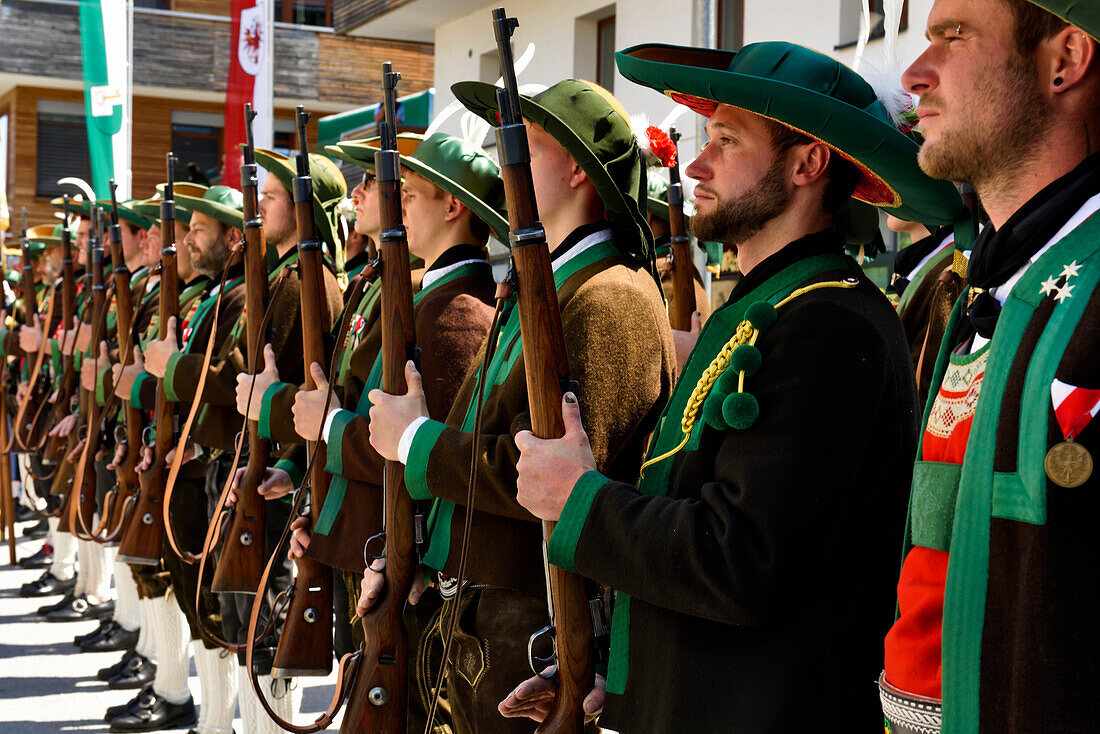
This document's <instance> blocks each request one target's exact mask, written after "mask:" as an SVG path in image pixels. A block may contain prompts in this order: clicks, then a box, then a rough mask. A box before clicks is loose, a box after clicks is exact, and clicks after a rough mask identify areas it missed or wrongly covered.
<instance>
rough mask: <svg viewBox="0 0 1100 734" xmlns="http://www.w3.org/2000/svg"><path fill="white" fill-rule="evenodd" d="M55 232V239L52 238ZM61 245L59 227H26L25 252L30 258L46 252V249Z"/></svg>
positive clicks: (46, 225) (52, 225)
mask: <svg viewBox="0 0 1100 734" xmlns="http://www.w3.org/2000/svg"><path fill="white" fill-rule="evenodd" d="M55 232H56V235H57V236H56V237H55V236H54V234H55ZM60 244H61V225H58V224H36V225H34V226H33V227H27V245H28V246H27V251H28V252H29V253H30V255H31V258H32V259H33V258H36V257H38V256H39V255H41V254H42V253H43V252H45V251H46V248H47V247H52V246H54V245H60Z"/></svg>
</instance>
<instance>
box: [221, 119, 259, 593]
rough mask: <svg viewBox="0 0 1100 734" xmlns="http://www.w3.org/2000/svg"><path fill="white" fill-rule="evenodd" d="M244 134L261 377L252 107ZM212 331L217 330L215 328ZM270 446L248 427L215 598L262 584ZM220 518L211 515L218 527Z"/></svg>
mask: <svg viewBox="0 0 1100 734" xmlns="http://www.w3.org/2000/svg"><path fill="white" fill-rule="evenodd" d="M244 115H245V130H246V131H247V138H248V143H247V145H246V146H245V149H244V165H242V166H241V191H242V192H244V287H245V311H246V313H247V314H248V316H247V320H246V321H245V339H246V344H247V347H248V359H249V362H250V369H251V372H252V374H256V373H257V372H259V371H260V369H261V365H262V362H263V357H262V353H263V347H264V345H265V344H266V339H265V338H264V334H263V332H262V331H261V329H262V328H263V314H264V313H265V311H266V309H267V300H268V282H267V260H266V258H265V256H264V237H263V222H261V221H260V215H259V209H258V206H257V202H258V195H257V188H258V183H257V171H256V156H255V153H254V150H255V149H254V147H253V144H252V118H254V117H255V116H256V113H255V112H253V111H252V105H250V104H246V105H245V112H244ZM215 328H216V326H215ZM270 454H271V445H270V443H269V442H268V441H267V439H265V438H262V437H261V436H260V430H259V422H258V421H248V464H247V466H246V467H245V471H244V476H242V477H241V481H240V483H239V485H238V487H237V493H236V494H237V503H236V504H235V505H234V506H233V509H232V510H231V515H230V518H231V519H230V521H229V529H228V531H227V532H226V535H225V542H224V543H223V545H222V552H221V557H220V558H219V559H218V565H217V567H216V569H215V571H214V579H213V582H212V586H211V588H213V590H214V591H219V592H237V593H248V594H253V593H255V592H256V587H257V586H258V585H259V583H260V577H261V576H262V575H263V571H264V561H265V560H266V558H265V555H264V551H265V538H266V535H265V533H266V519H265V518H266V503H265V500H264V498H263V497H261V496H260V495H259V493H258V492H257V491H256V488H257V487H258V486H259V485H260V482H261V481H262V480H263V474H264V467H266V466H267V463H268V457H269V456H270ZM218 518H219V513H217V512H216V513H214V520H213V522H217V521H218Z"/></svg>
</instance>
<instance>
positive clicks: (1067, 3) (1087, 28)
mask: <svg viewBox="0 0 1100 734" xmlns="http://www.w3.org/2000/svg"><path fill="white" fill-rule="evenodd" d="M1031 2H1032V3H1033V4H1035V5H1038V6H1039V7H1040V8H1042V9H1043V10H1045V11H1047V12H1048V13H1053V14H1054V15H1057V16H1058V17H1059V18H1061V19H1062V20H1064V21H1066V22H1067V23H1069V24H1070V25H1075V26H1077V27H1078V28H1080V29H1081V30H1083V31H1084V32H1085V33H1088V34H1089V35H1090V36H1092V37H1093V38H1095V39H1096V40H1098V41H1100V5H1098V4H1097V3H1095V2H1081V1H1080V0H1041V1H1040V0H1031Z"/></svg>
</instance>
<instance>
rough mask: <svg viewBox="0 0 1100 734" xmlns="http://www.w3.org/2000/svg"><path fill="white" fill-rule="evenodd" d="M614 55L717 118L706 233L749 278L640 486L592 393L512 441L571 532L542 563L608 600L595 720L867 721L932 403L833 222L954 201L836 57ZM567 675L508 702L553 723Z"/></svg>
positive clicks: (708, 151)
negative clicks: (857, 210)
mask: <svg viewBox="0 0 1100 734" xmlns="http://www.w3.org/2000/svg"><path fill="white" fill-rule="evenodd" d="M616 59H617V62H618V66H619V71H620V72H621V73H622V74H623V75H624V76H625V77H626V78H627V79H629V80H631V81H634V82H636V83H639V84H642V85H644V86H649V87H651V88H654V89H656V90H658V91H661V92H664V93H666V94H668V95H669V96H671V97H672V98H673V99H674V100H676V101H678V102H681V103H683V104H686V105H688V106H689V107H691V108H692V109H694V110H696V111H697V112H699V113H700V114H703V115H704V116H706V117H707V127H706V130H707V135H708V137H709V141H708V143H707V146H706V148H705V149H704V150H703V151H702V152H701V153H700V155H699V157H698V158H697V159H696V160H695V161H694V162H693V163H692V164H691V165H690V166H688V167H687V169H686V171H685V173H686V175H687V176H689V177H691V178H694V179H696V180H697V181H698V184H697V185H696V187H695V208H696V215H695V217H694V219H693V222H692V230H693V231H694V233H695V235H696V236H697V237H698V238H700V239H702V240H707V241H719V242H722V243H723V244H724V245H726V246H731V247H734V248H735V249H736V252H737V260H738V267H739V269H740V271H741V272H742V274H743V277H742V279H741V281H740V282H739V283H738V285H737V286H735V288H734V290H733V291H732V293H731V294H730V297H729V300H728V301H727V302H726V303H725V304H724V305H723V306H722V307H720V308H719V309H717V310H716V311H714V312H713V313H712V314H711V316H710V319H708V321H707V324H706V326H705V327H704V328H703V330H702V332H701V334H700V336H699V340H698V342H697V343H696V346H695V348H694V350H693V351H692V353H691V355H690V356H689V357H688V360H687V363H686V364H685V366H684V369H683V372H682V373H681V374H680V376H679V379H678V380H677V383H676V389H675V391H674V393H673V395H672V397H671V398H670V400H669V403H668V407H667V410H666V412H665V414H664V415H663V416H662V419H661V422H660V423H659V424H658V428H657V431H656V433H655V434H654V436H653V439H652V440H651V441H650V444H649V450H648V454H647V461H646V462H645V464H643V471H642V478H641V480H640V482H637V481H631V482H623V481H621V480H620V481H616V480H614V479H613V478H611V477H609V476H608V475H607V473H606V472H603V471H600V470H599V466H598V463H597V462H596V461H594V460H593V456H592V452H591V449H590V448H589V443H590V440H589V437H588V435H586V432H585V431H586V428H587V426H586V425H584V423H583V422H582V411H583V408H584V406H585V399H584V398H583V397H581V399H580V400H579V401H577V400H576V399H575V398H573V396H571V395H566V399H565V402H564V404H563V414H564V418H565V426H566V431H565V436H564V437H563V438H561V439H557V440H547V441H544V440H540V439H536V438H535V437H534V436H532V435H531V434H529V433H521V434H520V435H519V436H517V437H516V444H517V446H518V447H519V450H520V459H519V465H518V470H519V476H518V491H519V502H520V503H521V505H522V506H524V507H525V508H527V509H528V510H529V511H531V512H532V513H533V514H534V515H535V516H536V517H539V518H540V519H542V520H547V521H557V526H556V528H555V530H554V532H553V535H552V536H551V538H550V541H549V544H548V547H547V555H548V558H549V560H550V562H551V563H553V564H555V565H558V566H560V567H562V568H565V569H568V570H570V571H575V572H577V573H580V574H581V575H584V576H587V577H589V578H592V579H594V580H596V581H597V582H599V583H601V584H604V585H607V586H609V587H612V588H614V589H615V607H614V616H613V621H612V628H611V650H610V661H609V666H608V672H607V678H606V709H605V714H604V716H603V718H602V719H601V725H606V726H608V727H611V728H613V729H616V730H619V731H622V732H626V733H633V732H643V731H644V732H662V733H663V732H673V731H719V730H721V731H801V730H803V729H811V730H814V731H818V730H822V731H870V730H871V729H872V728H873V727H875V725H876V721H877V720H878V716H879V711H878V706H877V701H876V698H875V693H874V690H873V689H871V688H870V687H869V685H868V681H869V680H871V678H872V677H873V676H874V675H875V674H876V672H877V671H878V669H879V667H880V666H881V661H882V647H881V636H882V633H883V632H884V631H885V629H886V628H887V627H888V625H889V623H890V619H891V613H892V610H893V581H894V578H895V573H896V570H895V569H896V565H895V564H896V539H895V536H893V535H892V533H893V532H896V531H898V530H899V529H900V528H901V527H902V524H903V522H904V518H905V502H906V493H907V490H908V484H909V478H910V473H911V464H910V462H911V457H912V452H913V448H914V446H915V444H916V425H915V424H916V395H915V390H914V386H913V371H912V366H911V364H910V361H909V356H908V351H907V348H906V343H905V339H904V335H903V333H902V331H901V327H900V325H899V324H898V321H897V317H896V315H895V314H894V310H893V308H892V307H891V306H890V304H889V302H888V301H887V300H886V299H885V298H884V297H883V295H882V293H881V292H880V291H879V289H878V288H877V287H876V286H875V285H874V284H873V283H872V282H871V281H870V280H868V279H867V278H866V276H865V275H864V274H863V272H862V271H861V269H860V267H859V266H858V265H857V263H856V262H855V261H854V260H853V259H852V258H851V257H849V256H847V255H846V254H845V253H844V247H845V244H846V243H845V238H844V235H843V234H842V233H841V232H840V231H838V229H837V225H838V222H839V216H840V213H841V211H842V210H843V209H844V207H845V205H846V203H847V202H848V200H849V199H850V198H851V197H852V196H853V195H854V196H856V197H857V198H859V199H861V200H863V201H865V202H867V203H873V204H877V205H880V206H884V207H888V208H890V209H892V210H894V211H898V210H904V211H910V212H912V213H913V215H914V216H915V217H917V218H919V219H926V218H927V219H931V220H941V221H942V220H945V219H946V220H948V221H951V220H952V219H953V218H954V216H956V215H957V213H958V210H957V209H956V207H959V208H961V202H959V201H958V197H957V195H956V194H955V193H954V190H953V188H952V187H951V186H950V185H940V184H939V183H938V182H934V181H932V180H930V179H928V178H927V177H925V176H923V174H921V172H920V170H919V169H918V167H917V163H916V153H917V147H916V144H915V143H913V142H912V141H911V140H910V139H909V138H907V137H906V136H904V135H903V134H902V133H901V132H899V131H898V130H897V129H896V128H895V126H894V124H893V121H892V119H891V118H890V117H889V115H888V114H887V112H886V110H885V108H884V107H883V106H882V105H881V103H880V102H879V101H878V99H877V97H876V94H875V91H874V90H873V89H872V88H871V87H870V85H868V84H867V83H866V82H865V81H864V80H863V79H862V78H861V77H859V76H858V75H857V74H855V72H852V71H851V70H850V69H848V68H846V67H844V66H842V65H841V64H839V63H838V62H837V61H835V60H834V59H831V58H829V57H827V56H825V55H823V54H819V53H817V52H815V51H811V50H809V49H806V48H803V47H800V46H795V45H793V44H788V43H780V42H771V43H756V44H751V45H748V46H745V47H744V48H743V49H742V50H740V51H738V52H729V51H719V50H711V49H695V48H684V47H675V46H664V45H657V44H649V45H643V46H637V47H634V48H631V49H628V50H626V51H623V52H620V53H618V54H617V56H616ZM951 197H954V199H952V198H951ZM941 202H942V203H941ZM578 408H580V410H579V409H578ZM552 686H553V684H552V682H550V681H544V680H542V679H539V678H535V679H530V680H527V681H525V682H523V683H522V684H521V685H520V686H519V687H518V688H516V689H515V690H514V691H513V692H512V693H511V694H510V695H509V696H508V697H507V699H506V700H504V701H503V702H502V704H501V711H502V713H504V714H505V715H506V716H530V717H532V718H536V719H541V718H542V717H544V716H545V715H546V711H547V707H548V701H547V696H551V697H552ZM603 686H604V683H603V681H602V680H601V681H600V682H599V685H598V687H597V690H595V691H593V693H592V694H591V695H590V696H589V698H588V699H587V700H586V701H585V710H586V712H589V713H592V712H594V711H597V710H598V709H599V708H600V705H601V704H602V703H603V699H604V695H605V693H604V691H603V690H601V689H602V688H603Z"/></svg>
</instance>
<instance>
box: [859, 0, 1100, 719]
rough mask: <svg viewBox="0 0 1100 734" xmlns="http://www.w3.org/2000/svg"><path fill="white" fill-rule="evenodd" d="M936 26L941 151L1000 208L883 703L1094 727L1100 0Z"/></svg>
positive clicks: (966, 17) (952, 170) (954, 324)
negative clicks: (1099, 40)
mask: <svg viewBox="0 0 1100 734" xmlns="http://www.w3.org/2000/svg"><path fill="white" fill-rule="evenodd" d="M927 35H928V38H929V45H928V48H927V50H926V51H925V52H924V53H923V54H922V55H921V56H920V57H919V58H918V59H917V60H916V61H915V62H914V63H913V65H912V66H910V67H909V69H908V70H907V71H906V72H905V74H904V76H903V77H902V81H903V83H904V84H905V85H906V87H907V89H908V90H909V91H910V92H911V93H913V94H915V95H918V96H919V97H920V104H919V106H918V107H917V108H916V114H917V115H918V116H919V118H920V120H921V122H920V127H921V132H922V134H923V137H924V143H923V145H922V146H921V152H920V163H921V167H922V168H923V169H924V170H925V171H926V172H927V173H928V174H929V175H931V176H934V177H937V178H943V179H949V180H957V181H966V182H968V183H969V184H971V185H972V186H973V187H974V189H975V191H976V192H977V194H978V196H979V197H980V199H981V202H982V206H983V208H984V209H985V211H986V213H987V214H988V216H989V224H988V225H987V226H986V227H985V229H983V231H982V233H981V234H980V235H979V236H978V239H977V241H976V243H975V245H974V249H973V252H972V254H971V256H970V259H969V263H968V265H967V267H966V278H967V281H968V287H967V288H966V290H965V291H964V292H963V294H962V296H961V297H960V298H959V300H958V302H957V303H956V304H955V309H954V311H953V313H952V316H951V320H950V322H949V323H948V324H947V327H946V330H945V336H944V339H943V343H942V345H941V347H940V350H939V356H938V360H937V363H936V368H935V370H934V372H933V378H932V383H931V390H930V395H929V403H930V405H929V407H928V408H927V409H926V411H925V416H924V423H923V432H922V437H921V443H920V446H919V449H918V453H917V459H918V461H917V464H916V468H915V471H914V478H913V492H912V496H911V500H910V514H909V526H908V528H907V529H906V532H905V535H904V538H905V548H904V550H905V560H904V565H903V566H902V571H901V578H900V580H899V582H898V596H897V600H898V618H897V621H896V622H895V623H894V625H893V627H892V628H891V630H890V632H889V634H888V635H887V637H886V645H885V652H886V659H885V671H884V673H883V675H882V677H881V679H880V688H881V697H882V706H883V712H884V714H885V716H886V720H887V724H888V726H889V727H892V728H893V730H894V731H895V732H908V731H914V730H918V729H917V727H918V726H919V727H920V728H919V731H940V730H941V726H942V731H945V732H978V731H990V732H993V731H1084V730H1088V729H1092V728H1095V725H1096V723H1095V718H1096V716H1095V714H1096V691H1097V689H1098V688H1100V662H1098V660H1100V657H1098V655H1097V651H1098V650H1100V632H1098V630H1097V628H1096V625H1095V624H1094V623H1093V617H1094V616H1095V614H1094V604H1093V601H1092V594H1091V588H1090V585H1089V584H1088V582H1087V581H1085V582H1084V583H1083V580H1085V579H1088V578H1090V577H1091V575H1092V574H1093V573H1094V570H1095V568H1096V565H1097V563H1098V562H1100V557H1098V554H1097V551H1096V550H1095V548H1094V545H1093V544H1090V543H1087V542H1085V543H1082V542H1081V539H1082V538H1086V537H1088V536H1089V534H1090V533H1091V527H1090V526H1091V519H1092V517H1093V516H1094V515H1095V512H1096V510H1097V498H1098V497H1100V494H1098V490H1100V480H1098V478H1097V475H1096V473H1095V471H1094V467H1095V464H1094V459H1095V457H1096V456H1098V455H1100V454H1098V452H1100V428H1098V427H1097V421H1095V420H1092V419H1093V417H1094V416H1095V415H1096V414H1097V412H1100V341H1098V340H1097V338H1096V334H1097V333H1098V331H1100V298H1098V296H1097V289H1096V284H1097V282H1098V280H1100V255H1098V251H1100V215H1098V214H1097V210H1098V209H1100V154H1098V153H1097V152H1096V151H1097V144H1096V142H1095V141H1097V140H1100V57H1098V52H1100V47H1098V45H1097V40H1096V39H1097V38H1098V37H1100V4H1098V3H1096V2H1093V1H1091V0H1090V1H1088V2H1072V1H1070V0H1036V2H1035V3H1034V4H1032V3H1029V2H1024V1H1023V0H973V1H967V2H962V1H961V0H937V2H936V3H935V4H934V5H933V7H932V10H931V12H930V14H929V17H928V28H927ZM956 232H958V230H956ZM941 706H942V708H941ZM941 716H942V721H941ZM918 721H919V722H920V723H919V725H918V724H917V722H918Z"/></svg>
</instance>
